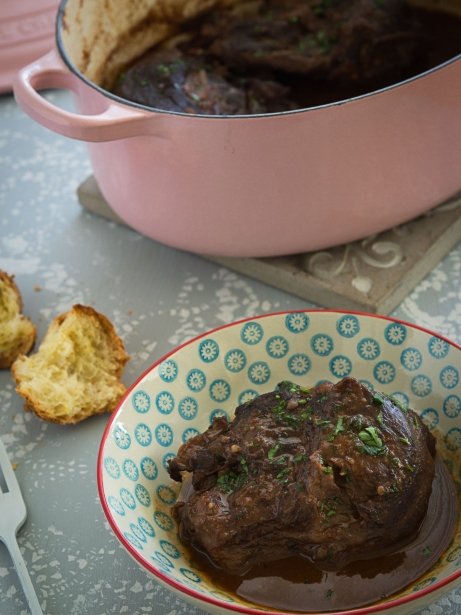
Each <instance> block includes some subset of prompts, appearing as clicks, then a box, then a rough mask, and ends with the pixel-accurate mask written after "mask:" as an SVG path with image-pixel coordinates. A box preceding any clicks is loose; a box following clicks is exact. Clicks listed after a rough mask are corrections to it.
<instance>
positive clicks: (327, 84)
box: [112, 7, 461, 109]
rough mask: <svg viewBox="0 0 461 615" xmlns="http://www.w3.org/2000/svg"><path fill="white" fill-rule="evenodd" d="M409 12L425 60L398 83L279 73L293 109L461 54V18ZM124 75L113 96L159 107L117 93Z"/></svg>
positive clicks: (371, 88) (346, 95)
mask: <svg viewBox="0 0 461 615" xmlns="http://www.w3.org/2000/svg"><path fill="white" fill-rule="evenodd" d="M410 11H411V13H413V14H414V16H415V18H416V21H418V22H419V23H420V24H421V25H422V31H423V32H424V36H425V37H426V40H427V44H426V51H427V57H426V59H425V60H424V62H421V63H419V64H418V65H413V66H411V67H409V68H408V69H407V71H406V73H405V74H403V75H401V76H400V77H399V79H398V80H397V81H396V80H395V79H392V77H390V76H387V77H385V78H382V79H380V80H375V81H367V82H366V83H363V82H360V81H359V82H352V83H350V84H347V83H342V84H341V83H337V82H332V81H329V80H315V79H314V78H312V77H308V78H306V77H302V76H301V77H300V76H299V75H289V74H288V73H283V74H279V73H277V72H276V73H275V74H274V76H273V79H274V80H275V81H278V82H279V83H281V84H283V85H285V86H288V88H289V91H290V92H291V94H290V98H291V101H292V102H293V103H294V104H295V107H296V108H300V109H303V108H309V107H315V106H318V105H324V104H330V103H334V102H338V101H343V100H348V99H350V98H354V97H357V96H361V95H364V94H367V93H371V92H376V91H377V90H380V89H383V88H386V87H389V86H392V85H394V84H395V83H396V82H397V83H401V82H402V81H404V80H406V79H409V78H412V77H415V76H417V75H420V74H421V73H424V72H425V71H427V70H430V69H432V68H435V67H437V66H439V65H440V64H443V63H444V62H446V61H448V60H450V59H452V58H454V57H456V56H457V55H459V54H460V53H461V16H457V15H454V14H450V13H447V12H443V11H440V10H432V9H431V10H429V9H422V8H416V7H412V8H410ZM201 20H203V17H199V18H197V19H196V20H192V21H191V22H190V23H189V24H188V25H187V26H185V28H186V30H189V31H193V30H194V26H196V25H197V23H198V24H199V23H200V22H201ZM151 52H152V50H149V51H148V52H147V53H146V54H145V55H144V56H142V57H140V58H138V59H137V60H135V61H134V62H133V63H132V64H131V65H130V66H136V64H137V62H139V61H141V62H142V60H143V58H145V57H148V56H149V55H150V54H151ZM126 68H129V67H126ZM125 70H126V69H125ZM124 74H125V71H122V72H121V73H120V75H119V76H118V78H117V80H116V82H115V84H114V85H113V87H112V90H113V91H114V93H116V94H118V95H121V96H122V97H125V98H126V99H129V100H135V101H137V102H142V103H143V104H148V105H150V106H152V107H154V108H155V107H157V104H159V102H158V99H157V98H155V96H157V94H155V96H154V98H153V99H152V101H149V102H146V101H145V100H144V99H143V100H138V98H137V91H136V88H138V87H139V85H135V86H132V87H134V88H135V90H134V91H131V92H129V91H128V93H127V92H124V93H123V94H120V92H118V90H117V83H119V80H120V79H121V80H123V78H124V77H123V76H124ZM142 85H144V84H142ZM143 96H144V94H143ZM159 106H160V107H161V106H162V105H161V104H159Z"/></svg>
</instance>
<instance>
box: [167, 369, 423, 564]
mask: <svg viewBox="0 0 461 615" xmlns="http://www.w3.org/2000/svg"><path fill="white" fill-rule="evenodd" d="M434 459H435V440H434V438H433V436H432V435H431V434H430V433H429V431H428V430H427V428H426V427H425V426H424V424H423V423H422V422H421V420H420V419H419V417H418V415H416V413H414V412H413V411H412V410H408V409H404V408H402V407H401V406H400V405H399V404H398V402H396V401H395V400H393V399H392V398H390V397H387V396H385V395H383V394H380V393H376V392H373V391H371V390H369V389H368V388H367V387H365V386H363V385H362V384H361V383H359V382H358V381H357V380H355V379H353V378H345V379H343V380H341V381H340V382H338V383H337V384H332V383H322V384H319V385H317V386H315V387H314V388H311V389H307V388H304V387H301V386H298V385H296V384H293V383H291V382H282V383H280V384H279V385H278V387H277V388H276V390H275V391H273V392H270V393H266V394H263V395H261V396H259V397H257V398H255V399H254V400H252V401H250V402H247V403H245V404H243V405H241V406H239V407H238V408H237V410H236V414H235V418H234V420H233V421H232V422H229V421H227V420H226V419H224V418H215V419H214V421H213V422H212V424H211V425H210V427H209V428H208V429H207V430H206V431H205V432H204V433H203V434H200V435H197V436H195V437H194V438H192V439H190V440H189V441H187V442H186V443H185V444H183V445H182V446H181V448H180V449H179V451H178V454H177V456H176V457H175V458H174V459H173V460H172V461H171V462H170V466H169V472H170V475H171V477H172V478H173V479H174V480H176V481H181V480H185V481H186V483H187V481H188V482H189V486H188V487H187V488H186V489H183V491H185V493H184V494H183V497H181V498H180V499H179V501H178V502H177V503H176V504H175V506H174V508H173V513H174V516H175V518H176V521H177V523H178V526H179V534H180V537H181V539H182V540H183V541H184V542H185V543H188V544H190V545H192V546H193V547H194V548H196V549H197V550H198V551H200V552H202V553H205V554H206V555H207V556H208V557H209V558H210V559H211V561H212V562H213V563H214V564H215V566H217V567H218V568H221V569H223V570H225V571H227V572H229V573H231V574H243V573H244V572H245V571H246V570H248V569H249V568H251V567H252V566H254V565H255V564H258V563H260V562H270V561H274V560H280V559H283V558H287V557H290V556H292V555H301V556H304V557H306V558H307V559H309V560H310V561H311V562H313V563H314V564H316V565H317V566H318V567H319V568H321V569H324V570H334V569H338V568H341V567H342V566H344V565H345V564H347V563H348V562H350V561H355V560H361V559H367V558H369V557H370V554H373V556H376V555H377V554H384V553H389V552H391V551H392V549H394V548H395V547H396V546H398V545H400V544H402V543H403V542H405V541H409V540H411V538H412V537H413V536H414V535H415V533H416V532H417V531H418V528H419V527H420V525H421V522H422V520H423V518H424V516H425V514H426V510H427V505H428V501H429V498H430V494H431V489H432V481H433V478H434ZM187 477H188V478H187Z"/></svg>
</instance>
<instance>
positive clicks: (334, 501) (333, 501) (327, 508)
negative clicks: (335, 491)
mask: <svg viewBox="0 0 461 615" xmlns="http://www.w3.org/2000/svg"><path fill="white" fill-rule="evenodd" d="M340 501H341V500H340V499H339V498H326V499H325V500H322V501H321V502H320V506H319V510H320V513H321V514H322V515H323V516H324V517H327V518H330V517H334V515H336V513H337V512H338V510H337V508H338V504H339V503H340Z"/></svg>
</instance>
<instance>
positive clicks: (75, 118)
mask: <svg viewBox="0 0 461 615" xmlns="http://www.w3.org/2000/svg"><path fill="white" fill-rule="evenodd" d="M78 79H79V78H78V77H77V76H76V75H74V74H73V73H71V72H70V70H69V69H68V68H67V67H66V66H65V65H64V63H63V62H62V60H61V58H60V57H59V56H58V54H57V52H56V50H52V51H50V52H49V53H47V54H46V55H44V56H43V57H42V58H39V59H38V60H36V61H35V62H32V63H31V64H29V65H28V66H26V67H24V68H23V69H22V70H20V71H19V73H18V74H17V75H16V76H15V78H14V81H13V91H14V95H15V98H16V101H17V102H18V104H19V105H20V107H22V109H23V110H24V111H25V112H26V113H27V114H28V115H30V117H32V118H33V119H34V120H36V121H37V122H39V123H40V124H42V125H43V126H46V127H47V128H50V129H51V130H54V131H55V132H57V133H59V134H61V135H64V136H66V137H72V138H73V139H80V140H82V141H113V140H115V139H124V138H127V137H134V136H139V135H145V134H152V132H153V124H154V125H155V124H157V122H155V121H154V122H153V121H152V120H153V119H154V118H155V116H156V114H155V113H147V112H145V111H142V110H137V109H131V108H130V107H128V106H125V105H120V104H118V103H116V102H115V101H112V100H110V99H109V98H107V99H104V101H105V102H107V106H106V108H105V109H104V111H102V112H101V113H97V114H94V115H83V114H78V113H72V112H69V111H65V110H63V109H61V108H59V107H57V106H55V105H53V104H52V103H50V102H48V101H47V100H46V99H45V98H43V96H41V95H40V94H39V92H38V90H42V89H46V88H60V89H69V90H72V91H74V92H77V91H78ZM155 134H157V136H160V135H158V132H156V133H155Z"/></svg>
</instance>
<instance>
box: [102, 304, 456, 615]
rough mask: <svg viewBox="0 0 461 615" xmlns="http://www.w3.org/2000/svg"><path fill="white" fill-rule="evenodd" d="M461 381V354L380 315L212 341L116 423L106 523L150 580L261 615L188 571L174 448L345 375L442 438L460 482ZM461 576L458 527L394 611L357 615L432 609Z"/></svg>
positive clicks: (294, 320)
mask: <svg viewBox="0 0 461 615" xmlns="http://www.w3.org/2000/svg"><path fill="white" fill-rule="evenodd" d="M460 373H461V349H460V347H458V346H457V345H455V344H453V343H451V342H450V341H449V340H445V339H442V338H440V337H438V336H437V335H436V334H435V333H433V332H429V331H426V330H423V329H420V328H418V327H415V326H412V325H410V324H408V323H403V322H397V321H394V320H392V319H389V318H383V317H380V316H373V315H367V314H358V313H356V314H351V313H341V312H334V311H308V312H290V313H282V314H271V315H264V316H261V317H259V318H252V319H251V320H247V321H241V322H237V323H233V324H231V325H227V326H223V327H221V328H219V329H216V330H214V331H209V332H207V333H206V334H204V335H203V336H201V337H199V338H197V339H195V340H192V341H190V342H188V343H187V344H185V345H184V346H182V347H181V348H179V349H177V350H175V351H173V352H172V353H170V354H169V355H168V356H167V357H165V358H162V359H160V360H159V361H158V362H157V363H155V364H154V365H153V366H152V367H151V368H150V369H149V370H148V371H147V372H146V373H145V374H144V375H143V376H142V377H141V378H140V379H139V380H138V381H137V382H136V384H135V385H134V386H133V387H132V388H131V389H130V390H129V392H128V394H127V395H126V397H125V398H124V400H123V401H122V403H121V405H120V407H119V408H118V410H117V411H116V412H115V413H114V415H113V416H112V419H111V421H110V423H109V425H108V427H107V429H106V432H105V434H104V437H103V440H102V443H101V448H100V458H99V465H98V485H99V491H100V497H101V501H102V504H103V507H104V510H105V513H106V515H107V518H108V520H109V522H110V524H111V526H112V528H113V530H114V531H115V533H116V535H117V537H118V538H119V540H120V541H121V542H122V544H123V545H124V546H125V548H126V549H127V550H128V551H129V552H130V553H131V554H132V555H133V556H134V557H135V558H136V559H137V560H138V562H139V563H140V564H141V565H142V566H144V568H145V569H147V570H149V571H150V572H152V573H153V574H155V575H156V576H157V578H158V579H159V580H160V581H161V582H163V583H166V584H167V585H169V586H170V588H171V589H172V590H175V591H180V592H183V597H184V598H186V599H189V600H191V601H192V602H194V603H195V604H196V605H197V604H198V605H199V606H201V608H203V609H205V610H209V611H211V612H214V613H225V612H236V611H237V612H244V613H260V612H261V613H263V612H267V609H265V608H264V607H258V606H255V605H249V604H248V603H246V602H245V601H244V600H242V599H240V598H238V597H236V596H234V595H231V594H228V593H227V592H226V591H223V590H222V589H221V588H219V587H216V586H214V585H213V583H212V582H211V581H210V579H208V578H205V577H203V575H202V573H201V572H200V571H199V570H195V569H194V567H193V565H191V562H190V560H189V556H188V554H187V551H186V550H185V549H184V547H183V545H182V544H181V543H180V542H179V540H178V537H177V532H176V526H175V522H174V519H173V517H172V515H171V506H172V505H173V504H174V502H175V501H176V499H177V497H178V492H179V485H178V484H177V483H174V482H173V481H171V480H170V478H169V475H168V472H167V467H168V461H169V460H170V459H172V458H173V457H174V456H175V454H176V451H177V450H178V448H179V446H180V445H181V444H182V443H183V442H186V441H187V440H188V439H189V438H191V437H193V436H194V435H196V434H197V433H200V432H202V431H203V430H205V429H206V428H207V426H208V425H209V423H210V422H211V421H212V420H213V418H215V417H217V416H226V417H228V418H232V416H233V413H234V410H235V408H236V407H237V406H238V405H240V404H242V403H244V402H245V401H248V400H249V399H252V398H254V397H255V396H256V395H259V394H261V393H264V392H267V391H270V390H272V389H274V387H275V386H276V385H277V383H278V382H280V381H281V380H293V381H295V382H297V383H299V384H302V385H305V386H313V385H315V384H317V383H318V382H321V381H324V380H332V381H336V380H339V379H341V378H343V377H344V376H348V375H352V376H354V377H356V378H358V379H359V380H360V381H361V382H363V383H364V384H366V385H367V386H370V387H372V388H375V389H377V390H380V391H383V392H385V393H387V394H389V395H392V396H393V397H394V398H395V399H396V400H397V401H398V402H399V403H400V404H402V405H404V406H408V405H409V406H411V407H413V408H414V409H415V410H416V411H417V412H418V413H419V414H420V415H421V416H422V418H423V420H424V421H425V423H426V425H427V426H428V428H429V429H431V430H434V432H435V433H440V434H441V440H442V445H443V448H444V451H445V452H446V454H447V455H448V456H449V458H448V459H447V462H448V463H449V464H450V467H451V469H452V472H453V475H454V477H455V479H456V480H457V481H460V480H461V461H460V460H461V420H460V415H461V390H460ZM460 577H461V528H460V530H459V531H458V534H457V536H456V538H455V540H454V542H453V544H452V545H451V547H450V548H449V549H448V551H447V553H446V554H445V555H444V557H443V558H442V560H441V561H440V562H439V564H438V565H437V566H436V567H435V568H433V569H432V570H430V571H429V572H428V573H427V575H425V576H424V577H423V578H421V579H419V580H418V582H417V583H415V584H413V585H412V586H411V587H409V588H407V589H406V590H405V591H403V592H402V593H401V594H399V596H398V599H397V600H396V599H395V597H394V598H389V599H388V601H387V602H386V601H385V602H383V603H381V605H375V606H371V607H370V606H369V607H366V608H367V610H366V611H365V610H364V609H356V610H355V611H354V613H355V614H356V615H360V613H361V612H362V611H363V612H367V613H371V612H382V605H386V613H391V612H392V613H393V612H395V613H407V612H411V610H412V606H411V605H412V604H413V601H414V600H420V599H422V598H421V596H427V600H428V601H430V600H432V598H431V592H435V591H442V590H441V588H443V590H444V591H447V590H448V586H449V584H450V583H455V582H456V579H458V582H459V578H460ZM434 595H435V594H434ZM418 604H419V603H418ZM405 605H406V606H405ZM387 607H391V608H390V609H387ZM370 609H371V610H370ZM405 609H406V610H405ZM271 612H274V611H271Z"/></svg>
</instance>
